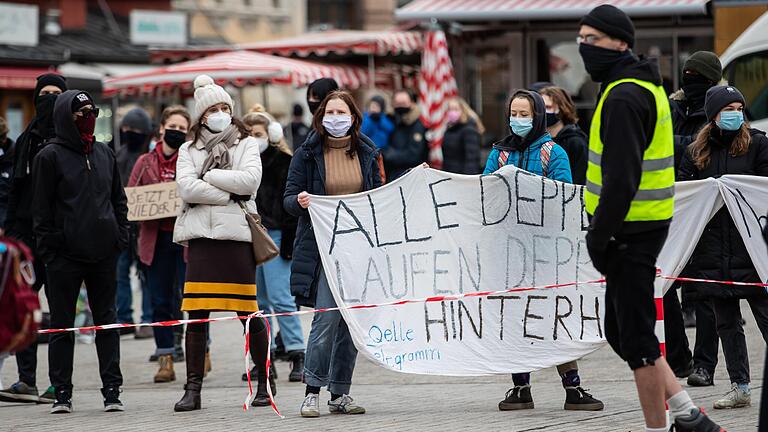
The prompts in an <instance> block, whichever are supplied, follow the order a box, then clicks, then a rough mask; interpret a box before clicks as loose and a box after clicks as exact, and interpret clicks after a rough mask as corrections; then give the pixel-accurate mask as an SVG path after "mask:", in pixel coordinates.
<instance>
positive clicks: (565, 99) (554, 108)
mask: <svg viewBox="0 0 768 432" xmlns="http://www.w3.org/2000/svg"><path fill="white" fill-rule="evenodd" d="M538 93H539V94H541V97H542V98H544V105H545V107H546V109H547V132H549V134H550V135H552V140H553V141H555V143H557V145H559V146H560V147H562V148H563V149H564V150H565V152H566V153H567V154H568V162H569V163H570V164H571V177H573V184H577V185H584V184H586V182H587V146H588V143H587V134H585V133H584V131H582V130H581V128H580V127H579V125H578V121H579V119H578V117H576V106H574V104H573V100H572V99H571V96H570V95H569V94H568V92H566V91H565V89H563V88H560V87H554V86H550V87H544V88H542V89H541V90H539V92H538Z"/></svg>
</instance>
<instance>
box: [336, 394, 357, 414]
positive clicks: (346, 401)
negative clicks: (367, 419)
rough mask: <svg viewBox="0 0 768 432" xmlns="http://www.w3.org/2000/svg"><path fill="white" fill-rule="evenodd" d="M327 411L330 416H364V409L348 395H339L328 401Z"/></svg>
mask: <svg viewBox="0 0 768 432" xmlns="http://www.w3.org/2000/svg"><path fill="white" fill-rule="evenodd" d="M328 411H330V413H331V414H365V408H363V407H361V406H360V405H358V404H356V403H355V400H354V399H352V397H351V396H349V395H341V396H339V397H338V398H336V399H334V400H331V401H328Z"/></svg>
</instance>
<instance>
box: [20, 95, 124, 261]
mask: <svg viewBox="0 0 768 432" xmlns="http://www.w3.org/2000/svg"><path fill="white" fill-rule="evenodd" d="M78 93H80V92H79V91H77V90H68V91H66V92H64V93H62V94H61V95H60V96H59V97H58V98H57V99H56V105H55V107H54V110H53V116H54V122H55V125H56V137H55V138H53V139H52V140H51V141H50V143H49V145H47V146H45V148H43V149H42V150H41V151H40V153H38V154H37V156H36V157H35V159H34V169H33V172H34V173H35V178H34V181H35V185H34V188H35V196H34V199H33V203H32V207H33V211H34V218H33V222H34V235H35V237H36V240H37V247H38V252H39V254H40V256H41V257H42V258H43V260H44V261H45V262H46V263H47V264H49V263H51V262H52V261H53V260H54V259H55V258H56V257H58V256H63V257H66V258H68V259H71V260H75V261H81V262H99V261H102V260H104V259H108V258H114V257H116V256H117V254H118V253H119V252H120V250H122V249H124V248H125V247H126V246H127V243H128V220H127V215H128V207H127V205H126V198H125V191H124V190H123V185H122V184H121V182H120V174H119V172H118V168H117V162H116V159H115V154H114V152H112V150H110V148H109V147H107V145H106V144H103V143H100V142H95V143H94V145H93V149H92V151H91V152H90V153H88V154H86V153H85V151H84V149H83V141H82V139H81V138H80V135H79V133H78V130H77V127H76V126H75V122H74V121H73V120H72V109H71V107H72V99H73V98H74V97H75V95H77V94H78Z"/></svg>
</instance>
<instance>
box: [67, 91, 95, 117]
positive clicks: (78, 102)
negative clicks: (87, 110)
mask: <svg viewBox="0 0 768 432" xmlns="http://www.w3.org/2000/svg"><path fill="white" fill-rule="evenodd" d="M86 105H93V107H94V108H96V103H95V102H94V101H93V98H92V97H91V95H89V94H88V93H87V92H84V91H81V92H78V93H77V94H76V95H75V97H73V98H72V112H73V113H75V112H77V111H80V108H82V107H84V106H86Z"/></svg>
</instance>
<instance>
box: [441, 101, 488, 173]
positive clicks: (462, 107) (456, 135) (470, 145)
mask: <svg viewBox="0 0 768 432" xmlns="http://www.w3.org/2000/svg"><path fill="white" fill-rule="evenodd" d="M447 107H448V111H446V113H445V116H446V120H447V125H448V127H447V128H446V129H445V135H443V145H442V148H443V171H446V172H451V173H456V174H477V173H478V172H479V171H480V168H481V166H480V144H481V143H482V138H483V133H484V132H485V127H484V126H483V122H482V121H481V120H480V117H478V115H477V114H476V113H475V112H474V111H472V108H470V107H469V105H468V104H467V102H466V101H465V100H464V99H462V98H460V97H455V98H452V99H449V100H448V104H447Z"/></svg>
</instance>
